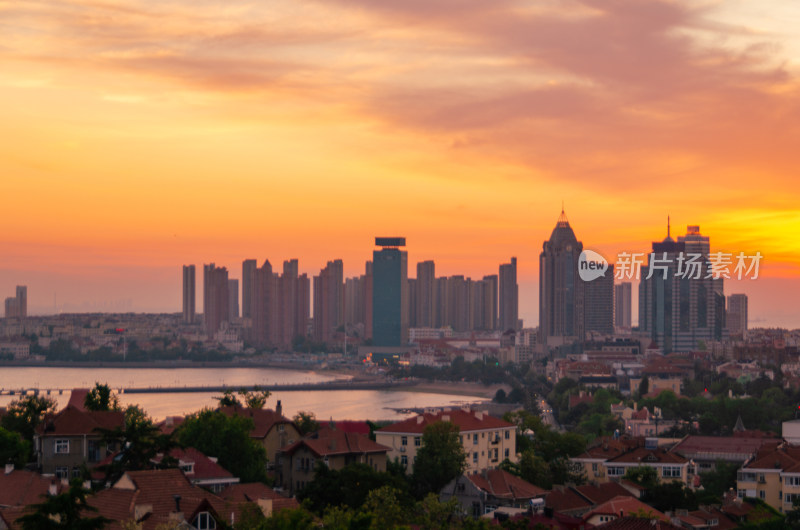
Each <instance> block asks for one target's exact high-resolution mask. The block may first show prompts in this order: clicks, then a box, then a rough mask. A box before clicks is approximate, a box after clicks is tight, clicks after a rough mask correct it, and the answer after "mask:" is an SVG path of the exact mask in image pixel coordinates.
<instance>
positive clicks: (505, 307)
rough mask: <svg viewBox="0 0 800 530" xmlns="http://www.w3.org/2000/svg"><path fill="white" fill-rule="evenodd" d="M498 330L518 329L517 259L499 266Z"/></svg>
mask: <svg viewBox="0 0 800 530" xmlns="http://www.w3.org/2000/svg"><path fill="white" fill-rule="evenodd" d="M499 278H500V284H499V287H498V289H499V291H500V329H501V330H502V331H507V330H509V329H513V330H516V329H517V328H518V327H519V286H518V285H517V258H511V263H504V264H502V265H500V276H499Z"/></svg>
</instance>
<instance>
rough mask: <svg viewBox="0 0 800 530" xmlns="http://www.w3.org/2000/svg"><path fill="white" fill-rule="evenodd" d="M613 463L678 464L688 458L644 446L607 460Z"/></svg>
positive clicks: (683, 462)
mask: <svg viewBox="0 0 800 530" xmlns="http://www.w3.org/2000/svg"><path fill="white" fill-rule="evenodd" d="M608 461H609V462H614V463H632V464H647V463H648V462H650V463H654V464H678V465H682V464H685V463H686V462H688V460H687V459H686V458H684V457H682V456H681V455H679V454H677V453H671V452H668V451H664V450H663V449H647V448H646V447H637V448H636V449H633V450H632V451H628V452H627V453H623V454H621V455H619V456H617V457H615V458H611V459H609V460H608Z"/></svg>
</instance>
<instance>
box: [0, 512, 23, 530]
mask: <svg viewBox="0 0 800 530" xmlns="http://www.w3.org/2000/svg"><path fill="white" fill-rule="evenodd" d="M27 511H28V507H27V506H14V507H12V508H2V509H0V519H1V520H2V521H3V522H4V523H5V525H6V526H7V527H8V528H10V529H11V530H22V525H21V524H19V523H17V522H16V521H17V519H19V518H20V517H22V516H23V515H26V512H27Z"/></svg>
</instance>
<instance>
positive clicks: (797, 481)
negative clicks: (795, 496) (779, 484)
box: [783, 477, 800, 486]
mask: <svg viewBox="0 0 800 530" xmlns="http://www.w3.org/2000/svg"><path fill="white" fill-rule="evenodd" d="M783 482H784V483H785V484H786V485H787V486H800V477H785V478H784V479H783Z"/></svg>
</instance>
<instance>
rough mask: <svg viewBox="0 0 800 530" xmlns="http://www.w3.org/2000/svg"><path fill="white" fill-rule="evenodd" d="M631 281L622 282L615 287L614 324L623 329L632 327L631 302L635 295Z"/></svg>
mask: <svg viewBox="0 0 800 530" xmlns="http://www.w3.org/2000/svg"><path fill="white" fill-rule="evenodd" d="M632 288H633V285H632V284H631V282H622V283H620V284H617V285H616V286H615V287H614V325H615V326H616V327H618V328H622V329H630V328H631V326H632V322H631V302H632V300H633V297H632V295H631V293H632Z"/></svg>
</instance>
